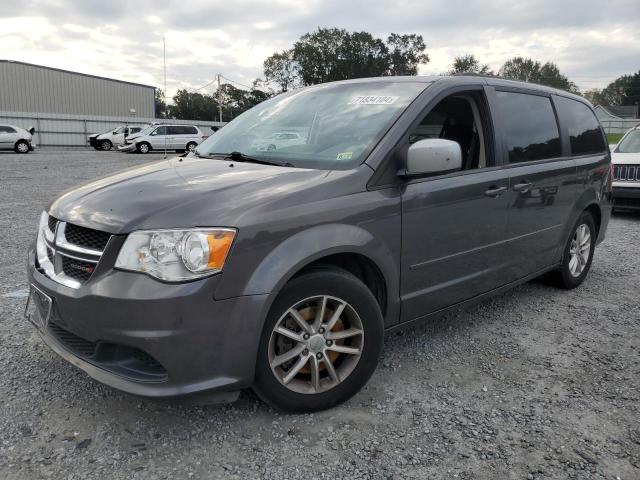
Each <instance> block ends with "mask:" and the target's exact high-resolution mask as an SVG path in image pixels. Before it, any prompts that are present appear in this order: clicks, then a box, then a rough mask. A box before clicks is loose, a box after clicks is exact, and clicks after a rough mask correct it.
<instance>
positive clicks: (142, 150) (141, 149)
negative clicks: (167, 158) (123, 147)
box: [136, 142, 151, 153]
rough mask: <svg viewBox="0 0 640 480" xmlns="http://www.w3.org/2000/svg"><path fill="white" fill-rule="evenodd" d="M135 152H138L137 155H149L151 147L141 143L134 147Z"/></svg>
mask: <svg viewBox="0 0 640 480" xmlns="http://www.w3.org/2000/svg"><path fill="white" fill-rule="evenodd" d="M136 150H137V151H138V153H149V152H150V151H151V145H149V144H148V143H147V142H141V143H139V144H138V145H136Z"/></svg>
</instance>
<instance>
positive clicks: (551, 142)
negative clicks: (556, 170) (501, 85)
mask: <svg viewBox="0 0 640 480" xmlns="http://www.w3.org/2000/svg"><path fill="white" fill-rule="evenodd" d="M496 97H497V101H498V108H499V110H500V115H501V117H502V128H503V129H504V135H505V138H506V141H507V150H508V151H509V163H519V162H530V161H533V160H543V159H545V158H555V157H559V156H561V155H562V148H561V144H560V132H559V130H558V123H557V122H556V116H555V114H554V113H553V106H552V105H551V100H550V99H549V98H548V97H541V96H538V95H529V94H526V93H513V92H496Z"/></svg>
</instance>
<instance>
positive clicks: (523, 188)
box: [513, 181, 533, 193]
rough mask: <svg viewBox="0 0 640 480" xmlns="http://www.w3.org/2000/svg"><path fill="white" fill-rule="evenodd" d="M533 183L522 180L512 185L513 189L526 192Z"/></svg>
mask: <svg viewBox="0 0 640 480" xmlns="http://www.w3.org/2000/svg"><path fill="white" fill-rule="evenodd" d="M532 185H533V184H532V183H531V182H527V181H523V182H521V183H516V184H515V185H514V186H513V189H514V190H515V191H516V192H522V193H527V192H528V191H529V189H530V188H531V186H532Z"/></svg>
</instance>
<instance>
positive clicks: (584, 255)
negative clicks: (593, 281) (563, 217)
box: [551, 212, 596, 289]
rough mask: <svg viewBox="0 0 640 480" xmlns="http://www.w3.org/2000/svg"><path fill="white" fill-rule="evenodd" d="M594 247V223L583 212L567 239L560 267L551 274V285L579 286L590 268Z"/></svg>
mask: <svg viewBox="0 0 640 480" xmlns="http://www.w3.org/2000/svg"><path fill="white" fill-rule="evenodd" d="M595 247H596V226H595V222H594V221H593V217H592V216H591V214H590V213H589V212H583V213H582V215H580V218H579V219H578V221H577V222H576V224H575V225H574V227H573V229H572V230H571V234H570V235H569V238H568V239H567V243H566V245H565V248H564V254H563V256H562V263H561V264H560V267H559V268H558V270H556V271H555V272H552V277H551V278H552V280H553V283H555V284H556V285H557V286H559V287H562V288H566V289H571V288H576V287H577V286H578V285H580V284H581V283H582V282H583V281H584V279H585V278H586V277H587V274H588V273H589V269H590V268H591V262H592V260H593V253H594V251H595Z"/></svg>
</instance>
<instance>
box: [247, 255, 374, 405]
mask: <svg viewBox="0 0 640 480" xmlns="http://www.w3.org/2000/svg"><path fill="white" fill-rule="evenodd" d="M382 341H383V322H382V313H381V312H380V307H379V306H378V303H377V301H376V299H375V297H374V296H373V294H372V293H371V291H370V290H369V289H368V288H367V287H366V285H364V284H363V283H362V282H361V281H360V280H359V279H358V278H357V277H355V276H354V275H352V274H350V273H349V272H346V271H343V270H340V269H335V268H322V269H314V270H311V271H309V272H308V273H305V274H302V275H300V276H298V277H295V278H294V279H293V280H291V281H290V282H289V283H288V284H287V285H286V286H285V287H284V289H283V291H282V293H281V294H280V295H279V296H278V298H277V299H276V301H275V302H274V305H273V307H272V309H271V311H270V313H269V316H268V318H267V321H266V323H265V326H264V330H263V333H262V337H261V343H260V349H259V353H258V360H257V365H256V383H255V386H254V390H255V391H256V393H257V394H258V395H259V396H260V397H261V398H262V399H264V400H265V401H266V402H268V403H269V404H271V405H273V406H275V407H278V408H282V409H285V410H290V411H299V412H300V411H307V412H311V411H316V410H323V409H326V408H330V407H333V406H335V405H337V404H339V403H341V402H344V401H345V400H347V399H349V398H350V397H351V396H353V395H354V394H355V393H357V392H358V391H359V390H360V389H361V388H362V387H363V386H364V384H365V383H366V382H367V380H368V379H369V377H370V376H371V374H372V373H373V372H374V370H375V368H376V365H377V363H378V357H379V355H380V351H381V349H382Z"/></svg>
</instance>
